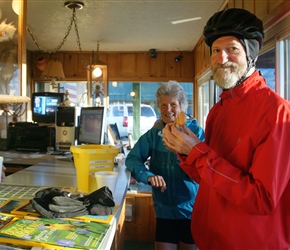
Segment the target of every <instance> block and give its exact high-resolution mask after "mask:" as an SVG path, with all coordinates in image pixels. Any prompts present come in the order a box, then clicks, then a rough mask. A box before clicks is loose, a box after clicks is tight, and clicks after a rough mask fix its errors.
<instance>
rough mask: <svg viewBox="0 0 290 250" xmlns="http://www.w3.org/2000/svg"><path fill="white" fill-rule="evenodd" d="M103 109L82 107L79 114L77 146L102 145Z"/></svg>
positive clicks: (103, 128)
mask: <svg viewBox="0 0 290 250" xmlns="http://www.w3.org/2000/svg"><path fill="white" fill-rule="evenodd" d="M105 117H106V116H105V108H104V107H84V108H82V109H81V113H80V123H79V128H78V144H79V145H81V144H103V142H104V130H105Z"/></svg>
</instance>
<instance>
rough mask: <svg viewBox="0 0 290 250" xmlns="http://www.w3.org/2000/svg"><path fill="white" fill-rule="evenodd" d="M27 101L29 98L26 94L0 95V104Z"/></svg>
mask: <svg viewBox="0 0 290 250" xmlns="http://www.w3.org/2000/svg"><path fill="white" fill-rule="evenodd" d="M29 101H30V98H29V97H27V96H15V95H0V104H11V103H27V102H29Z"/></svg>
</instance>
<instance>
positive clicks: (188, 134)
mask: <svg viewBox="0 0 290 250" xmlns="http://www.w3.org/2000/svg"><path fill="white" fill-rule="evenodd" d="M162 134H163V139H162V141H163V142H164V143H165V145H166V148H167V149H168V150H170V151H173V152H177V153H179V154H183V155H189V153H190V152H191V150H192V148H193V147H194V146H195V145H196V144H198V143H200V142H201V141H200V140H199V139H198V138H197V136H196V135H195V134H194V133H193V132H192V131H191V130H190V129H189V128H188V127H186V126H183V127H182V129H181V130H179V129H177V128H176V126H175V125H174V124H172V123H168V124H167V125H166V126H165V128H164V129H163V130H162Z"/></svg>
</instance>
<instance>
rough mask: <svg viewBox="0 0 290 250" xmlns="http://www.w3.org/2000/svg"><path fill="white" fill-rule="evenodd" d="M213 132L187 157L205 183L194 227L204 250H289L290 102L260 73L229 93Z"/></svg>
mask: <svg viewBox="0 0 290 250" xmlns="http://www.w3.org/2000/svg"><path fill="white" fill-rule="evenodd" d="M205 137H206V138H205V142H201V143H199V144H198V145H196V146H195V147H194V148H193V149H192V151H191V153H190V155H188V156H187V157H184V156H179V158H180V160H181V167H182V168H183V169H184V171H185V172H186V173H187V174H188V175H189V176H190V177H192V178H193V179H194V180H195V181H197V182H198V183H199V184H200V186H199V191H198V194H197V198H196V202H195V205H194V209H193V216H192V224H191V228H192V234H193V237H194V240H195V242H196V244H197V246H198V247H199V249H223V250H224V249H242V250H245V249H261V250H265V249H275V250H277V249H288V248H289V247H290V182H289V177H290V105H289V102H287V101H286V100H284V99H283V98H281V97H279V96H278V95H277V94H276V93H275V92H273V91H272V90H270V89H269V88H268V87H267V86H266V84H265V80H264V79H263V78H262V77H261V76H260V75H259V73H258V72H257V71H256V72H255V73H254V74H253V75H252V76H250V77H249V78H248V79H247V80H246V81H245V82H244V83H243V84H241V85H240V86H237V87H235V88H233V89H232V90H231V91H224V92H223V93H222V94H221V101H220V102H219V103H217V104H216V105H215V106H214V107H213V108H212V109H211V111H210V113H209V115H208V118H207V123H206V130H205Z"/></svg>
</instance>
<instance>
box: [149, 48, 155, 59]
mask: <svg viewBox="0 0 290 250" xmlns="http://www.w3.org/2000/svg"><path fill="white" fill-rule="evenodd" d="M149 55H150V57H151V58H156V57H157V52H156V49H149Z"/></svg>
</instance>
